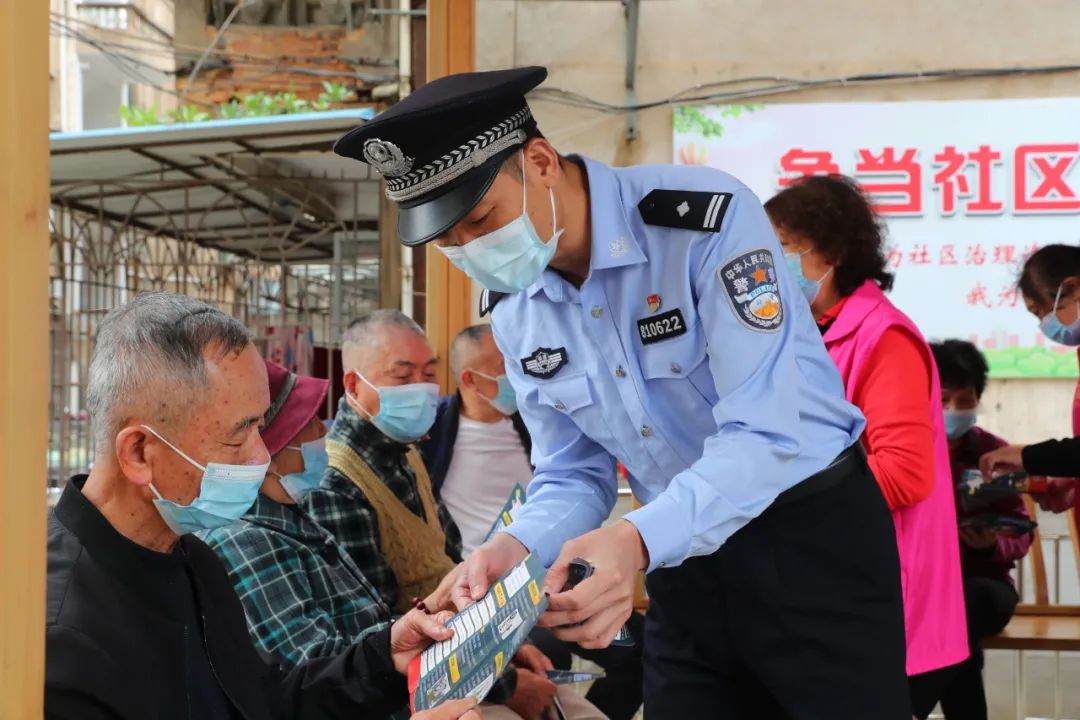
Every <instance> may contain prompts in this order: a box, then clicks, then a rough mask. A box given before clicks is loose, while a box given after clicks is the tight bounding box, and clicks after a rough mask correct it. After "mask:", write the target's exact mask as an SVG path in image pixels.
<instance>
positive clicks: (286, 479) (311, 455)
mask: <svg viewBox="0 0 1080 720" xmlns="http://www.w3.org/2000/svg"><path fill="white" fill-rule="evenodd" d="M285 449H286V450H296V451H297V452H299V453H300V455H301V456H302V457H303V458H304V470H303V472H298V473H289V474H288V475H279V476H278V477H280V478H281V487H282V488H284V489H285V492H286V493H288V494H289V497H291V498H292V499H293V501H294V502H303V501H304V498H305V497H307V494H308V493H309V492H311V491H312V490H314V489H315V488H317V487H319V483H320V482H322V476H323V471H325V470H326V467H327V465H329V464H330V458H329V457H327V455H326V438H325V437H321V438H319V439H318V440H312V441H311V442H306V443H304V444H302V445H300V446H299V447H297V446H296V445H286V446H285Z"/></svg>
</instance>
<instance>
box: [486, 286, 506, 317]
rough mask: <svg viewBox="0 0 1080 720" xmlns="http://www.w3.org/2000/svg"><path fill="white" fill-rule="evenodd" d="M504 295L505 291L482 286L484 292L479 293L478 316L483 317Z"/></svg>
mask: <svg viewBox="0 0 1080 720" xmlns="http://www.w3.org/2000/svg"><path fill="white" fill-rule="evenodd" d="M504 297H506V293H502V292H496V291H495V290H488V289H487V288H484V292H482V293H480V317H484V316H485V315H487V314H488V313H490V312H491V311H492V310H494V309H495V306H496V305H498V304H499V301H500V300H502V299H503V298H504Z"/></svg>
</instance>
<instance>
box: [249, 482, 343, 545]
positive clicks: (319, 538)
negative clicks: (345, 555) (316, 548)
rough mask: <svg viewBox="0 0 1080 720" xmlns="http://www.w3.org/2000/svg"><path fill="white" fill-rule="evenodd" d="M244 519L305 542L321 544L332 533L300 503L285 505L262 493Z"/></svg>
mask: <svg viewBox="0 0 1080 720" xmlns="http://www.w3.org/2000/svg"><path fill="white" fill-rule="evenodd" d="M243 519H244V520H247V521H248V522H250V523H252V524H253V525H258V526H260V527H264V528H268V529H270V530H274V531H276V532H279V533H281V534H283V535H288V536H289V537H291V538H293V539H294V540H297V541H300V542H304V543H310V544H315V545H319V544H322V543H325V542H326V539H327V538H328V537H330V533H328V532H326V531H325V530H323V529H322V528H321V527H319V526H318V525H317V524H316V523H315V521H314V520H312V519H311V516H310V515H308V514H307V513H306V512H305V511H304V510H303V508H301V507H300V505H285V504H283V503H279V502H278V501H277V500H273V499H271V498H268V497H266V496H265V495H263V494H262V493H259V496H258V497H257V498H255V504H254V505H252V506H251V509H250V510H248V511H247V512H246V513H244V516H243Z"/></svg>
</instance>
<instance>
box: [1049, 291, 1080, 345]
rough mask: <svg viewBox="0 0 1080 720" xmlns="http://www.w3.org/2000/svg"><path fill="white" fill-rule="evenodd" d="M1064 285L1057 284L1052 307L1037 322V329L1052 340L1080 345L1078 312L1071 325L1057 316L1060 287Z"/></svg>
mask: <svg viewBox="0 0 1080 720" xmlns="http://www.w3.org/2000/svg"><path fill="white" fill-rule="evenodd" d="M1064 286H1065V283H1062V284H1061V285H1059V286H1058V291H1057V295H1055V296H1054V309H1053V310H1051V311H1050V314H1049V315H1047V316H1046V317H1044V318H1043V319H1042V322H1040V323H1039V329H1040V330H1042V331H1043V335H1046V337H1048V338H1050V339H1051V340H1053V341H1054V342H1056V343H1059V344H1061V345H1072V346H1074V347H1075V346H1077V345H1080V312H1078V313H1077V317H1076V320H1075V321H1073V323H1072V324H1071V325H1066V324H1065V323H1063V322H1061V321H1060V320H1058V316H1057V311H1058V303H1059V302H1060V301H1061V289H1062V288H1063V287H1064ZM1078 306H1080V303H1078Z"/></svg>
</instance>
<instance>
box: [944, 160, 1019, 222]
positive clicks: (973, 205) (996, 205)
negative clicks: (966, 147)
mask: <svg viewBox="0 0 1080 720" xmlns="http://www.w3.org/2000/svg"><path fill="white" fill-rule="evenodd" d="M1000 160H1001V153H999V152H997V151H996V150H993V149H991V148H990V146H989V145H980V146H979V148H978V149H977V150H974V151H972V152H968V153H963V152H959V151H957V149H956V148H955V147H954V146H952V145H948V146H946V147H945V149H944V150H942V151H941V152H939V153H938V154H936V155H934V162H935V164H936V165H935V167H937V168H938V171H937V172H936V173H935V174H934V181H933V182H934V189H935V190H937V191H939V192H940V193H941V214H942V215H953V214H955V213H956V208H957V205H958V202H957V201H958V200H959V199H960V198H966V199H967V201H966V202H965V203H964V211H965V213H967V214H969V215H974V214H984V213H986V214H991V213H998V212H1001V211H1002V209H1004V207H1005V203H1003V202H1000V201H997V200H994V199H993V197H992V195H991V191H992V188H991V179H992V175H991V170H992V169H993V167H994V165H996V164H998V163H999V161H1000ZM971 166H974V168H975V176H974V178H971V177H969V173H968V172H967V170H968V168H970V167H971ZM972 180H973V182H972ZM973 188H974V189H973ZM971 198H974V199H971Z"/></svg>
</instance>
